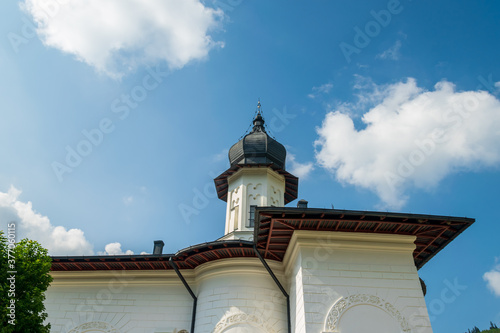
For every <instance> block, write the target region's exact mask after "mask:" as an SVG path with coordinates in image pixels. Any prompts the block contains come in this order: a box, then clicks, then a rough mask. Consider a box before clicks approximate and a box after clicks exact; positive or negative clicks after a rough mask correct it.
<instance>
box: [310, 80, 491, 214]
mask: <svg viewBox="0 0 500 333" xmlns="http://www.w3.org/2000/svg"><path fill="white" fill-rule="evenodd" d="M358 88H359V87H358ZM364 99H365V100H364V101H363V103H364V105H368V104H369V103H373V104H372V105H371V107H370V108H369V110H368V111H366V112H365V113H364V114H363V116H362V118H361V121H362V122H363V123H364V124H363V126H364V128H356V126H355V124H354V121H353V119H352V117H351V116H350V115H349V114H350V111H351V109H350V108H351V107H356V105H355V104H353V105H350V104H344V105H342V108H341V109H340V110H338V109H337V110H333V111H331V112H329V113H328V114H327V115H326V117H325V119H324V121H323V124H322V126H321V127H320V128H318V129H317V132H318V134H319V139H318V140H317V141H316V143H315V144H316V148H317V151H316V158H317V161H318V163H319V164H320V165H321V166H323V167H324V168H326V169H327V170H329V171H330V172H332V173H333V174H334V175H335V176H336V178H337V179H338V180H339V181H341V182H343V183H347V184H352V185H356V186H360V187H363V188H367V189H369V190H372V191H373V192H375V193H376V194H377V195H378V196H379V198H380V199H381V200H382V201H383V203H385V204H386V205H387V206H389V207H392V208H400V207H401V206H402V205H403V204H404V203H405V202H406V200H407V198H408V197H407V195H406V194H405V192H406V190H407V189H408V187H410V186H414V187H417V188H422V189H428V188H432V187H434V186H436V185H437V184H438V183H439V181H441V180H442V179H443V178H444V177H446V176H447V175H449V174H451V173H453V172H456V171H460V170H480V169H481V168H482V167H485V166H494V165H497V164H498V162H499V161H500V130H499V129H500V101H499V100H497V99H496V98H495V97H494V96H493V95H491V94H489V93H488V92H486V91H463V92H458V91H455V87H454V85H453V84H452V83H450V82H447V81H441V82H439V83H437V84H436V85H435V87H434V90H432V91H426V90H424V89H422V88H419V87H418V86H417V84H416V82H415V80H414V79H411V78H410V79H408V80H407V81H406V82H399V83H395V84H392V85H386V86H376V85H375V86H374V87H373V89H372V93H371V95H370V94H368V95H367V96H365V97H364ZM363 103H362V104H363Z"/></svg>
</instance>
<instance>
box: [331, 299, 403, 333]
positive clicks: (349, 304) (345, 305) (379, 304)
mask: <svg viewBox="0 0 500 333" xmlns="http://www.w3.org/2000/svg"><path fill="white" fill-rule="evenodd" d="M357 305H371V306H374V307H376V308H378V309H381V310H383V311H385V312H386V313H388V314H389V315H390V316H391V317H392V318H393V319H395V320H396V321H397V322H398V323H399V326H400V327H401V332H404V333H411V329H410V326H409V325H408V322H407V320H406V319H405V318H404V317H403V315H402V314H401V313H400V312H399V311H398V310H397V309H396V308H395V307H394V305H392V304H391V303H389V302H387V301H385V300H383V299H382V298H380V297H378V296H375V295H369V294H356V295H351V296H347V297H343V298H341V299H339V300H338V301H337V302H335V304H334V305H333V306H332V308H331V309H330V311H329V312H328V314H327V316H326V320H325V329H324V332H323V333H333V332H340V331H339V324H340V319H341V317H342V315H343V314H344V313H345V312H346V311H347V310H349V309H351V308H353V307H355V306H357Z"/></svg>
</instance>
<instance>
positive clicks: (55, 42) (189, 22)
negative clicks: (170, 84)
mask: <svg viewBox="0 0 500 333" xmlns="http://www.w3.org/2000/svg"><path fill="white" fill-rule="evenodd" d="M22 8H23V9H24V10H25V11H26V12H27V13H28V14H29V15H31V16H32V17H33V20H34V21H35V23H36V24H37V26H38V29H37V32H38V35H39V37H40V39H41V40H42V41H43V43H44V44H45V45H47V46H50V47H54V48H56V49H59V50H61V51H63V52H66V53H69V54H73V55H75V56H76V58H77V59H78V60H80V61H83V62H85V63H87V64H89V65H91V66H93V67H95V68H96V69H97V70H98V71H99V72H103V73H106V74H107V75H109V76H111V77H114V78H119V77H121V76H123V75H124V74H125V73H127V72H129V71H130V70H133V69H134V68H136V67H137V66H140V65H148V64H152V63H157V62H159V61H165V62H166V63H167V64H168V66H169V68H170V69H179V68H182V67H183V66H184V65H186V64H187V63H188V62H190V61H192V60H198V59H203V58H205V57H206V56H207V55H208V52H209V51H210V49H212V48H213V47H216V46H220V47H222V46H223V44H222V43H220V42H215V41H213V40H212V38H211V36H210V35H209V34H208V33H209V32H210V31H211V30H213V29H216V28H218V27H219V25H220V21H221V18H222V16H223V12H222V10H215V9H212V8H209V7H205V6H204V5H203V3H202V2H201V1H200V0H148V1H141V0H128V1H122V0H64V1H62V0H57V1H56V0H24V2H23V3H22Z"/></svg>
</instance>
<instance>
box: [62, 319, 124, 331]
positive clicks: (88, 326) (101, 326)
mask: <svg viewBox="0 0 500 333" xmlns="http://www.w3.org/2000/svg"><path fill="white" fill-rule="evenodd" d="M90 330H92V331H96V330H98V331H101V332H104V333H118V331H117V329H116V328H114V327H113V326H112V325H110V324H108V323H105V322H103V321H92V322H89V323H85V324H81V325H80V326H78V327H75V328H73V329H72V330H71V331H69V332H68V333H85V332H87V331H90Z"/></svg>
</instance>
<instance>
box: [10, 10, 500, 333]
mask: <svg viewBox="0 0 500 333" xmlns="http://www.w3.org/2000/svg"><path fill="white" fill-rule="evenodd" d="M0 12H1V13H2V20H0V35H1V36H3V37H2V38H1V39H0V45H1V47H0V73H1V75H0V88H1V90H0V94H1V104H2V107H1V109H0V110H1V111H0V112H1V118H0V119H1V120H0V142H1V144H0V156H1V160H0V161H1V163H0V220H1V222H2V228H4V227H5V223H7V222H8V221H11V220H15V221H18V225H19V235H20V237H22V236H28V237H31V238H34V239H38V240H39V241H41V242H42V244H43V245H44V246H46V247H48V248H49V249H50V251H51V253H52V254H57V255H78V254H98V253H103V252H105V251H106V252H107V253H111V254H117V253H121V252H126V251H131V252H134V253H141V252H151V250H152V246H153V240H156V239H163V240H164V241H165V243H166V246H165V251H166V252H175V251H177V250H179V249H182V248H184V247H187V246H190V245H193V244H197V243H202V242H206V241H212V240H215V239H217V238H218V237H220V236H222V234H223V231H224V219H225V202H222V201H220V200H218V199H217V198H216V197H215V194H214V186H213V178H214V177H216V176H217V175H219V174H220V173H221V172H222V171H224V170H225V169H227V167H228V160H227V150H228V149H229V147H230V146H231V145H232V144H234V143H235V142H236V141H237V140H238V139H239V138H240V137H241V136H242V135H243V134H244V133H245V130H246V129H247V128H248V126H249V124H250V122H251V120H252V116H253V114H254V111H255V108H256V103H257V99H258V98H260V100H261V103H262V107H263V111H264V117H265V119H266V122H267V125H268V129H269V130H270V132H271V134H272V135H273V136H275V137H276V138H277V139H278V140H279V141H280V142H281V143H283V144H284V145H285V146H286V147H287V150H288V154H289V160H288V162H287V163H288V164H287V169H288V170H289V171H291V172H292V173H294V172H295V174H297V175H298V176H299V177H300V184H299V185H300V186H299V197H300V198H304V199H306V200H308V201H309V206H310V207H319V208H331V207H332V205H333V206H334V207H335V208H341V209H354V210H382V211H402V212H409V213H422V214H437V215H451V216H467V217H473V218H476V223H475V224H474V225H473V226H472V227H471V228H469V229H468V230H466V232H464V233H463V234H462V235H460V236H459V237H458V238H457V239H456V240H455V241H454V242H453V243H452V244H450V245H449V246H448V247H447V248H446V249H445V250H443V251H442V252H441V253H439V254H438V255H437V256H436V257H435V258H433V259H432V260H431V261H430V262H429V263H428V264H426V266H425V267H424V268H423V269H421V270H420V275H421V277H422V278H423V279H425V281H426V283H427V286H428V290H429V292H428V295H427V296H426V301H427V304H428V307H429V312H430V315H431V320H432V323H433V327H434V331H435V332H438V333H441V332H443V333H444V332H463V331H465V330H467V329H468V328H471V327H473V326H474V325H477V326H479V327H480V328H483V329H485V328H487V324H488V323H489V321H490V320H492V321H495V322H497V323H498V322H500V266H499V264H500V261H499V258H500V247H499V245H498V234H499V232H500V225H499V224H498V223H497V222H498V221H497V205H498V200H499V197H500V196H499V194H500V193H499V192H500V190H499V188H500V186H499V185H500V173H499V168H498V166H499V164H500V140H499V136H500V132H499V130H498V128H500V101H499V98H500V97H499V92H500V83H497V82H500V69H499V67H498V59H499V57H500V46H499V44H498V40H499V39H500V29H499V28H500V26H499V23H498V18H499V15H500V5H499V4H497V3H496V2H493V1H484V2H483V1H480V2H478V1H475V2H468V1H440V2H431V1H400V2H397V1H350V2H347V1H342V2H340V1H314V2H305V1H303V2H300V3H293V4H292V3H290V2H287V1H278V0H276V1H260V0H258V1H257V0H255V1H247V0H219V1H217V2H214V1H205V2H203V3H201V2H199V1H198V0H189V1H188V0H185V1H171V2H165V3H162V2H161V1H153V0H149V1H143V2H139V1H130V2H128V3H127V4H123V3H122V2H121V1H117V0H116V1H114V0H109V1H107V2H106V3H105V4H103V2H98V1H90V0H89V1H84V2H74V1H60V2H58V1H56V0H53V1H42V0H26V1H24V2H23V1H21V2H15V1H12V2H2V3H1V4H0ZM76 154H77V155H78V156H76ZM295 204H296V203H295V202H292V203H291V204H290V205H291V206H294V205H295ZM116 243H119V244H116ZM128 253H130V252H128ZM450 284H451V285H455V289H453V290H451V291H452V292H455V293H453V294H452V295H453V296H454V297H444V298H443V295H447V296H449V295H451V294H448V292H449V291H448V292H447V291H446V290H447V288H448V290H450V286H449V285H450ZM457 285H459V286H460V287H458V288H457V287H456V286H457ZM478 305H479V306H478Z"/></svg>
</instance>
